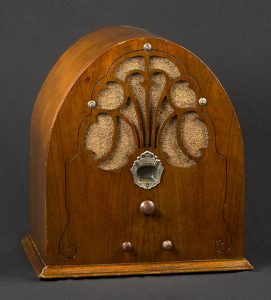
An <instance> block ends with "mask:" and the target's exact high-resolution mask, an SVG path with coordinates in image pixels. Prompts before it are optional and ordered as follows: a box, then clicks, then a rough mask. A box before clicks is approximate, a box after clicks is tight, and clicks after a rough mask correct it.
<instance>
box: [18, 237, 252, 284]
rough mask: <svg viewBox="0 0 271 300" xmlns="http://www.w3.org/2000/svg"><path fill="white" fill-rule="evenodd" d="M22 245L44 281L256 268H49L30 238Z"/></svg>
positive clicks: (214, 263)
mask: <svg viewBox="0 0 271 300" xmlns="http://www.w3.org/2000/svg"><path fill="white" fill-rule="evenodd" d="M22 245H23V247H24V250H25V252H26V254H27V256H28V258H29V260H30V262H31V264H32V267H33V269H34V270H35V272H36V274H37V276H38V277H39V278H41V279H53V278H76V277H98V276H125V275H126V276H129V275H144V274H177V273H196V272H221V271H224V272H226V271H244V270H253V266H252V265H251V264H250V263H249V262H248V261H247V260H246V259H245V258H241V259H223V260H204V261H186V262H181V261H175V262H159V263H134V264H130V263H129V264H116V265H114V264H110V265H84V266H81V265H78V266H76V265H66V266H64V265H62V266H47V265H46V264H45V262H44V260H43V259H42V257H41V255H40V254H39V252H38V249H37V247H36V245H35V243H34V241H33V239H32V237H31V235H27V236H25V237H24V238H23V240H22Z"/></svg>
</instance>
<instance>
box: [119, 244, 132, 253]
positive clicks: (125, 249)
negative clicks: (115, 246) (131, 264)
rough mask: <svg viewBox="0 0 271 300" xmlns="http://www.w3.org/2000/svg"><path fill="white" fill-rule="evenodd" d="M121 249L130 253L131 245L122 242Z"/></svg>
mask: <svg viewBox="0 0 271 300" xmlns="http://www.w3.org/2000/svg"><path fill="white" fill-rule="evenodd" d="M121 247H122V250H123V251H130V250H132V248H133V247H132V244H131V243H130V242H124V243H122V245H121Z"/></svg>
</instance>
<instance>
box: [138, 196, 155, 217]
mask: <svg viewBox="0 0 271 300" xmlns="http://www.w3.org/2000/svg"><path fill="white" fill-rule="evenodd" d="M140 211H141V212H142V213H143V214H144V215H147V216H150V215H152V214H153V213H154V212H155V205H154V203H153V202H152V201H150V200H147V201H143V202H142V203H141V204H140Z"/></svg>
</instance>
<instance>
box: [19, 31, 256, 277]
mask: <svg viewBox="0 0 271 300" xmlns="http://www.w3.org/2000/svg"><path fill="white" fill-rule="evenodd" d="M30 161H31V168H30V169H31V180H30V233H29V234H28V235H27V236H26V237H25V238H24V239H23V245H24V248H25V251H26V253H27V255H28V257H29V259H30V261H31V263H32V265H33V267H34V269H35V271H36V273H37V274H38V276H39V277H41V278H56V277H78V276H105V275H129V274H152V273H182V272H202V271H223V270H242V269H244V270H245V269H251V268H252V267H251V265H250V264H249V263H248V261H247V260H246V259H244V257H243V208H244V207H243V202H244V157H243V144H242V136H241V131H240V127H239V123H238V120H237V117H236V114H235V112H234V109H233V106H232V104H231V102H230V100H229V98H228V96H227V94H226V92H225V90H224V89H223V87H222V85H221V84H220V83H219V81H218V80H217V78H216V77H215V76H214V75H213V73H212V72H211V71H210V70H209V69H208V67H207V66H206V65H205V64H204V63H203V62H202V61H201V60H200V59H199V58H197V57H196V56H195V55H194V54H192V53H191V52H189V51H188V50H186V49H185V48H183V47H181V46H179V45H177V44H175V43H173V42H170V41H168V40H166V39H163V38H160V37H157V36H155V35H153V34H151V33H149V32H147V31H145V30H143V29H140V28H134V27H128V26H117V27H111V28H105V29H101V30H98V31H96V32H94V33H90V34H89V35H87V36H85V37H83V38H81V39H80V40H79V41H78V42H76V43H75V44H74V45H73V46H72V47H70V48H69V49H68V50H67V51H66V52H65V53H64V54H63V55H62V56H61V58H60V59H59V60H58V62H57V63H56V65H55V66H54V67H53V69H52V70H51V72H50V73H49V75H48V77H47V78H46V80H45V82H44V84H43V86H42V88H41V90H40V92H39V95H38V97H37V100H36V103H35V107H34V110H33V115H32V122H31V154H30Z"/></svg>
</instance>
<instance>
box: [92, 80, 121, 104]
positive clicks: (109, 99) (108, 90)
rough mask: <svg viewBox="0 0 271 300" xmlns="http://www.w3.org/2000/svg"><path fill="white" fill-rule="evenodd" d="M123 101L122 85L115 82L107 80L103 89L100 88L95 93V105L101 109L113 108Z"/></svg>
mask: <svg viewBox="0 0 271 300" xmlns="http://www.w3.org/2000/svg"><path fill="white" fill-rule="evenodd" d="M123 101H124V90H123V88H122V86H121V85H120V84H118V83H116V82H108V83H106V85H105V89H103V90H101V91H100V92H99V93H98V95H97V105H98V106H99V107H101V108H102V109H110V110H113V109H115V108H117V107H118V106H120V105H121V104H122V103H123Z"/></svg>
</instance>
